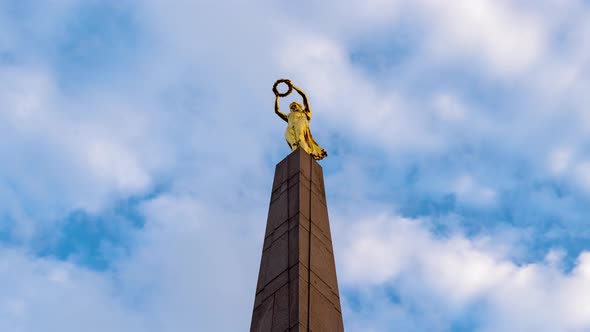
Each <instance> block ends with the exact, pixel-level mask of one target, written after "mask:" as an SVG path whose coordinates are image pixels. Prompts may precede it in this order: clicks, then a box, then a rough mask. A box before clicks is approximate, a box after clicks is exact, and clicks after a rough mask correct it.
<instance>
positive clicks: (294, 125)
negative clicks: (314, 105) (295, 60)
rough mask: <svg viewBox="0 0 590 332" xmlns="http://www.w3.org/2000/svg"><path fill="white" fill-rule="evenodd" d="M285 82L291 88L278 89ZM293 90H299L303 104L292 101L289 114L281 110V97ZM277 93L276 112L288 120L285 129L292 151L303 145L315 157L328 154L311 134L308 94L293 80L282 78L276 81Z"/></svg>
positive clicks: (275, 88) (274, 87)
mask: <svg viewBox="0 0 590 332" xmlns="http://www.w3.org/2000/svg"><path fill="white" fill-rule="evenodd" d="M281 83H284V84H286V85H287V87H288V88H289V89H288V91H286V92H284V93H280V92H279V91H278V89H277V87H278V85H279V84H281ZM292 90H295V91H297V93H299V95H301V98H302V99H303V106H302V105H301V104H300V103H298V102H292V103H291V104H290V105H289V114H285V113H283V112H281V111H280V107H279V97H285V96H287V95H288V94H289V93H291V91H292ZM273 92H274V93H275V96H276V98H275V113H276V114H277V115H278V116H279V117H280V118H281V119H283V120H285V121H287V130H285V139H286V140H287V144H289V147H290V148H291V151H294V150H295V149H297V148H299V147H301V148H302V149H303V150H304V151H305V152H307V153H308V154H309V155H311V156H312V157H313V158H314V159H316V160H319V159H323V158H325V157H326V156H328V153H327V152H326V150H324V149H323V148H322V147H321V146H319V144H318V143H317V142H316V141H315V140H314V139H313V137H312V136H311V130H310V128H309V121H311V108H310V107H309V101H308V99H307V95H306V94H305V92H303V90H301V89H300V88H299V87H297V86H295V85H294V84H293V82H291V80H288V79H281V80H278V81H276V83H275V85H274V86H273Z"/></svg>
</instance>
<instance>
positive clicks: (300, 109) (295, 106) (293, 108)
mask: <svg viewBox="0 0 590 332" xmlns="http://www.w3.org/2000/svg"><path fill="white" fill-rule="evenodd" d="M289 110H290V111H291V112H303V107H302V106H301V104H300V103H298V102H296V101H294V102H292V103H291V104H289Z"/></svg>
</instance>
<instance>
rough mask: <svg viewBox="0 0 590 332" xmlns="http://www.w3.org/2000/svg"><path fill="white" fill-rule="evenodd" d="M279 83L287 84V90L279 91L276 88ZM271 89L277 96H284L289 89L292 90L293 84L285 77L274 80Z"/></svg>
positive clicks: (288, 92) (289, 91)
mask: <svg viewBox="0 0 590 332" xmlns="http://www.w3.org/2000/svg"><path fill="white" fill-rule="evenodd" d="M281 83H285V84H287V86H288V87H289V90H287V92H285V93H280V92H279V90H277V87H278V86H279V84H281ZM272 91H273V92H274V93H275V95H277V96H279V97H285V96H288V95H289V94H290V93H291V91H293V84H292V83H291V81H289V80H287V79H280V80H277V81H276V82H275V85H273V87H272Z"/></svg>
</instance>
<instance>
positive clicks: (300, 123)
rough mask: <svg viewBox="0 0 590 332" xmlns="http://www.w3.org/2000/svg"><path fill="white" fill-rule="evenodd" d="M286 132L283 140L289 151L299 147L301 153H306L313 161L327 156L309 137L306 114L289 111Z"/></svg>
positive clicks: (309, 131)
mask: <svg viewBox="0 0 590 332" xmlns="http://www.w3.org/2000/svg"><path fill="white" fill-rule="evenodd" d="M287 118H288V121H287V130H286V131H285V139H287V143H288V144H289V147H290V148H291V150H295V149H296V148H297V147H301V148H302V149H303V151H305V152H307V153H308V154H309V155H310V156H312V157H313V159H316V160H319V159H322V158H324V157H326V156H327V155H328V153H327V152H326V150H324V149H323V148H322V147H321V146H319V144H318V143H317V142H316V141H315V140H314V139H313V137H312V136H311V130H310V129H309V120H308V117H307V114H306V113H304V112H300V111H291V112H289V114H288V115H287Z"/></svg>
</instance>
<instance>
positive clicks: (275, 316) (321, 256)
mask: <svg viewBox="0 0 590 332" xmlns="http://www.w3.org/2000/svg"><path fill="white" fill-rule="evenodd" d="M250 331H251V332H275V331H276V332H284V331H298V332H302V331H312V332H342V331H344V326H343V322H342V312H341V308H340V296H339V293H338V282H337V279H336V265H335V263H334V251H333V248H332V237H331V234H330V224H329V221H328V208H327V205H326V194H325V191H324V178H323V173H322V168H321V166H320V165H319V164H318V163H317V162H316V161H315V160H313V159H312V158H311V157H310V156H309V155H308V154H307V153H306V152H304V151H303V150H302V149H301V148H298V149H297V150H295V151H293V152H292V153H291V154H290V155H289V156H287V157H286V158H285V159H283V160H282V161H281V162H280V163H278V164H277V167H276V170H275V177H274V182H273V186H272V195H271V199H270V207H269V211H268V220H267V225H266V234H265V236H264V246H263V251H262V261H261V264H260V272H259V275H258V285H257V287H256V298H255V300H254V312H253V314H252V324H251V326H250Z"/></svg>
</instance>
